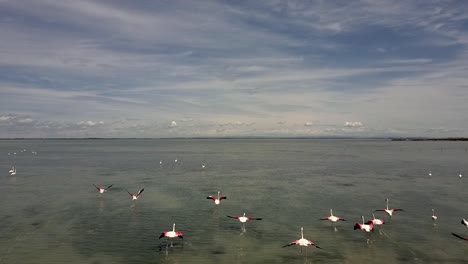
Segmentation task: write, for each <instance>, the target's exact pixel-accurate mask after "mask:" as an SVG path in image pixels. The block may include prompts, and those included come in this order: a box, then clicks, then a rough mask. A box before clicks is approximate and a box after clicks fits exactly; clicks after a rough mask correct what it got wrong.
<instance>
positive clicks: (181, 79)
mask: <svg viewBox="0 0 468 264" xmlns="http://www.w3.org/2000/svg"><path fill="white" fill-rule="evenodd" d="M0 35H1V36H2V40H1V41H0V137H191V136H195V137H198V136H207V137H222V136H364V137H366V136H430V137H446V136H450V137H452V136H468V133H467V132H466V131H468V114H467V113H468V104H467V102H468V77H467V76H468V52H467V44H468V5H467V4H466V2H465V1H450V0H440V1H430V0H414V1H394V0H375V1H371V0H360V1H325V0H321V1H232V0H231V1H177V0H175V1H174V0H171V1H149V0H148V1H125V0H112V1H110V0H109V1H105V0H102V1H97V0H96V1H92V0H80V1H71V0H70V1H66V0H63V1H53V0H40V1H35V0H23V1H16V0H0Z"/></svg>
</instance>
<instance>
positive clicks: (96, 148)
mask: <svg viewBox="0 0 468 264" xmlns="http://www.w3.org/2000/svg"><path fill="white" fill-rule="evenodd" d="M176 160H177V162H176ZM202 165H205V166H204V168H203V166H202ZM13 166H14V167H15V168H16V172H17V173H16V175H14V176H11V175H10V173H9V170H10V169H12V167H13ZM429 173H430V174H431V175H429ZM460 173H461V174H462V177H460V176H459V174H460ZM467 181H468V142H452V141H436V142H434V141H391V140H383V139H382V140H375V139H35V140H0V263H2V264H3V263H5V264H12V263H18V264H28V263H48V264H55V263H68V264H72V263H77V264H78V263H80V264H81V263H90V264H106V263H140V264H141V263H174V264H175V263H203V264H211V263H216V264H219V263H223V264H226V263H382V264H385V263H464V264H466V263H468V241H464V240H461V239H458V238H457V237H455V236H453V235H452V233H456V234H459V235H461V236H465V237H468V228H467V227H465V226H463V225H462V224H461V219H462V218H468V183H467ZM93 185H97V186H102V187H107V186H109V185H112V187H111V188H109V189H108V191H107V192H105V193H103V194H100V193H99V192H98V191H97V189H96V188H95V187H94V186H93ZM142 188H144V192H143V193H142V194H141V196H140V197H139V199H138V200H137V201H132V199H131V196H130V195H129V194H128V192H132V193H135V192H138V191H139V190H140V189H142ZM218 191H220V192H221V195H222V196H226V197H227V199H224V200H221V203H220V204H219V205H215V203H214V202H213V201H212V200H211V199H207V196H210V195H215V196H216V195H217V192H218ZM385 199H388V200H389V207H391V208H401V209H403V210H404V211H396V212H394V214H393V216H392V217H390V216H389V215H387V214H386V213H385V212H381V211H377V212H374V211H375V210H376V209H381V208H385ZM330 209H333V214H334V215H336V216H340V217H342V218H344V219H345V220H346V221H339V222H338V223H331V222H330V221H325V220H319V219H320V218H323V217H326V216H329V215H330ZM432 209H434V211H435V214H436V215H437V217H438V219H437V220H436V221H434V220H432V218H431V216H432ZM244 213H245V214H246V216H249V217H253V218H261V220H250V221H247V222H246V223H245V224H242V223H240V222H239V221H238V220H237V219H235V218H229V217H227V216H242V215H243V214H244ZM372 213H374V214H375V217H376V218H381V219H383V220H384V221H385V224H384V225H381V226H376V227H375V229H374V231H373V232H371V233H366V232H364V231H361V230H354V228H353V227H354V225H355V223H361V222H362V220H361V216H364V217H365V220H366V221H367V220H370V219H372V217H373V216H372ZM174 223H175V229H176V231H180V232H182V234H183V239H181V238H177V237H176V238H172V239H169V238H166V237H163V238H161V239H159V237H160V235H161V233H162V232H164V231H171V230H172V226H173V224H174ZM301 228H303V230H304V232H303V234H304V238H306V239H309V240H312V241H313V242H314V243H315V244H316V245H318V246H320V248H316V247H313V246H309V247H300V246H298V245H292V246H289V247H283V246H285V245H288V244H290V243H291V242H293V241H295V240H297V239H299V238H301Z"/></svg>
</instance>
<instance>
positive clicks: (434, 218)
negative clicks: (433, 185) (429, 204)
mask: <svg viewBox="0 0 468 264" xmlns="http://www.w3.org/2000/svg"><path fill="white" fill-rule="evenodd" d="M431 218H432V220H434V221H435V220H437V215H435V211H434V209H432V216H431Z"/></svg>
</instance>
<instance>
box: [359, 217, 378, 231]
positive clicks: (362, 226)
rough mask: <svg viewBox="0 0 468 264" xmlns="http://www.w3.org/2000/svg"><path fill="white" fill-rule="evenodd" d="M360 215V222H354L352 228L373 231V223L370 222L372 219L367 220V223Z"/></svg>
mask: <svg viewBox="0 0 468 264" xmlns="http://www.w3.org/2000/svg"><path fill="white" fill-rule="evenodd" d="M361 217H362V224H361V223H356V224H354V230H356V229H360V230H364V231H366V232H367V233H369V232H371V231H373V230H374V223H373V222H372V220H369V221H367V223H365V222H364V216H361Z"/></svg>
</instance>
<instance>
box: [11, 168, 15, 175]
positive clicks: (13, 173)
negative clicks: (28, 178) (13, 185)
mask: <svg viewBox="0 0 468 264" xmlns="http://www.w3.org/2000/svg"><path fill="white" fill-rule="evenodd" d="M10 171H11V170H10ZM15 175H16V168H15V167H13V171H12V172H10V176H15Z"/></svg>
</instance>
